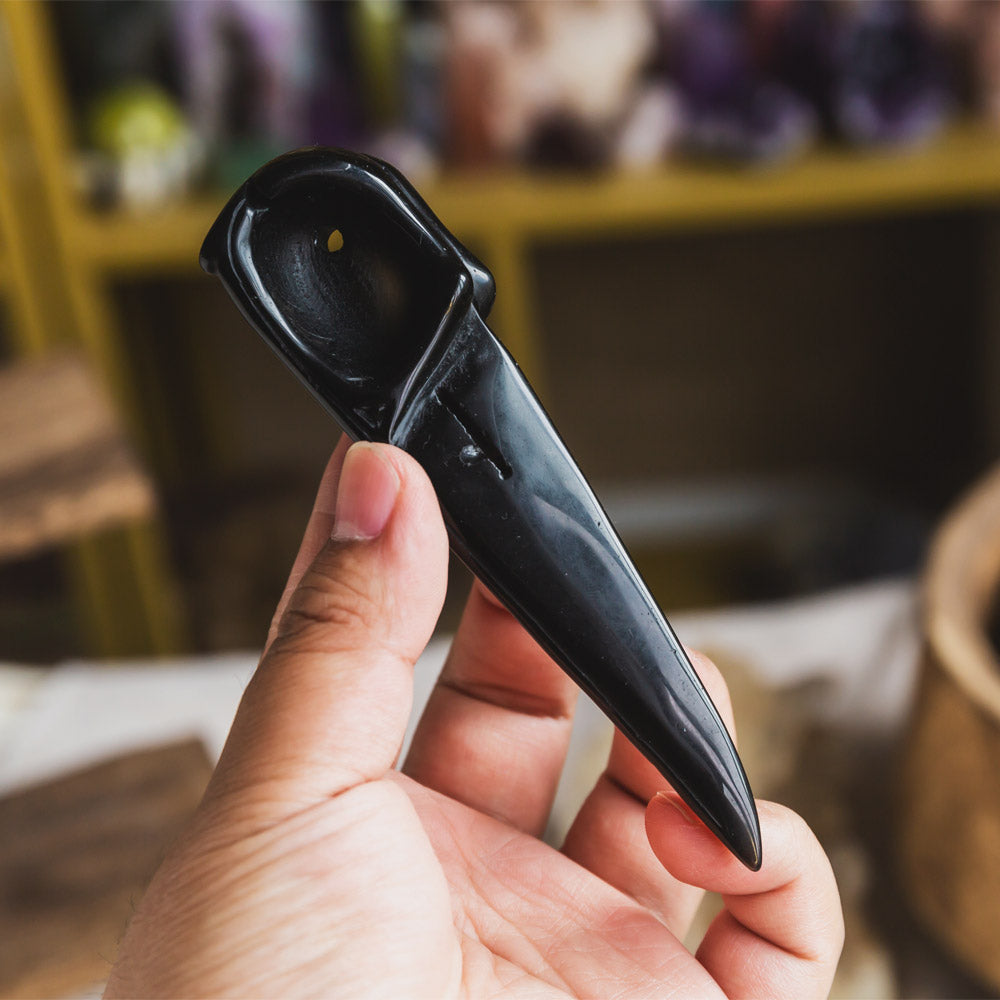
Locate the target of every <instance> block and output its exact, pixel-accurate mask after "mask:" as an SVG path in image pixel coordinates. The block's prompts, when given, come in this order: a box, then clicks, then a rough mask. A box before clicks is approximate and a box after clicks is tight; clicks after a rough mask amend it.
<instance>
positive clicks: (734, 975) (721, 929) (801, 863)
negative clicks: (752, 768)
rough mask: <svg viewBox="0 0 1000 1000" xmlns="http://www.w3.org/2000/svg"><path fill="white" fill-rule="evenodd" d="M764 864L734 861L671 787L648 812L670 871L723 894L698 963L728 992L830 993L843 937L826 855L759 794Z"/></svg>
mask: <svg viewBox="0 0 1000 1000" xmlns="http://www.w3.org/2000/svg"><path fill="white" fill-rule="evenodd" d="M757 805H758V810H759V815H760V827H761V838H762V840H763V844H764V852H763V853H764V863H763V865H762V866H761V869H760V871H758V872H752V871H750V870H749V869H747V868H745V867H744V866H743V865H742V864H740V862H739V861H737V860H736V859H735V858H734V857H733V856H732V855H731V854H730V853H729V852H728V851H727V850H726V849H725V848H724V847H723V846H722V844H720V843H719V842H718V841H717V840H716V839H715V837H713V836H712V834H711V833H710V832H709V831H708V829H707V828H706V827H705V826H704V825H703V824H702V823H701V822H700V821H699V820H697V819H695V817H694V815H693V814H692V813H691V812H690V811H689V810H688V808H687V806H685V805H684V803H683V802H681V800H680V798H679V797H677V796H676V795H673V794H661V795H658V796H656V798H654V799H653V801H652V802H651V803H650V804H649V809H648V810H647V812H646V832H647V835H648V837H649V842H650V844H651V846H652V848H653V851H654V852H655V854H656V856H657V857H658V858H659V859H660V861H661V862H662V864H663V866H664V867H665V868H666V869H667V871H669V872H670V874H671V875H673V876H674V877H675V878H678V879H680V880H681V881H683V882H687V883H688V884H689V885H696V886H699V887H701V888H703V889H706V890H708V891H709V892H717V893H720V894H721V895H722V897H723V901H724V903H725V909H724V910H723V911H722V913H720V914H719V916H718V917H716V918H715V920H714V921H713V922H712V925H711V927H709V929H708V932H707V933H706V935H705V937H704V939H703V940H702V942H701V946H700V947H699V948H698V953H697V958H698V961H699V962H701V964H702V965H703V966H704V967H705V969H706V970H708V972H709V973H710V974H711V975H712V977H713V978H714V979H715V981H716V982H717V983H718V984H719V985H720V986H721V987H722V989H723V991H724V992H725V993H726V995H727V996H733V997H762V998H764V997H768V998H770V997H776V996H790V997H796V998H801V1000H806V998H809V997H825V996H827V995H828V993H829V990H830V985H831V983H832V981H833V974H834V972H835V971H836V968H837V961H838V959H839V958H840V950H841V947H842V946H843V942H844V920H843V915H842V913H841V908H840V896H839V893H838V892H837V883H836V880H835V879H834V876H833V870H832V869H831V867H830V862H829V861H828V860H827V857H826V854H825V853H824V852H823V848H822V847H821V846H820V843H819V841H818V840H817V839H816V837H815V836H814V835H813V833H812V831H811V830H810V829H809V827H808V826H807V825H806V823H805V821H804V820H803V819H802V818H801V817H800V816H798V815H797V814H796V813H794V812H792V811H791V810H790V809H786V808H785V807H784V806H780V805H777V804H775V803H773V802H758V804H757Z"/></svg>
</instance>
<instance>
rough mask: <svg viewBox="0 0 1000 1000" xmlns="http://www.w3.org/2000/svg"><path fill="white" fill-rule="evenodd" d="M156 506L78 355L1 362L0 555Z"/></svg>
mask: <svg viewBox="0 0 1000 1000" xmlns="http://www.w3.org/2000/svg"><path fill="white" fill-rule="evenodd" d="M154 506H155V504H154V500H153V489H152V485H151V483H150V480H149V477H148V476H147V475H146V474H145V472H144V471H143V470H142V468H141V467H140V466H139V463H138V461H137V460H136V457H135V455H134V454H133V453H132V450H131V449H130V447H129V445H128V443H127V441H126V440H125V435H124V434H123V433H122V430H121V428H120V427H119V425H118V421H117V420H116V418H115V415H114V413H113V411H112V408H111V405H110V403H109V401H108V400H107V398H106V396H105V395H104V393H103V392H102V391H101V388H100V386H99V385H98V383H97V381H96V379H95V378H94V376H93V374H92V373H91V371H90V369H89V368H88V366H87V364H86V362H85V361H84V359H83V357H82V356H80V355H78V354H75V353H68V352H60V353H57V354H53V355H51V356H49V357H47V358H42V359H34V360H30V361H21V362H18V363H15V364H10V365H8V366H6V367H5V368H2V369H0V560H7V559H11V558H16V557H19V556H24V555H27V554H29V553H32V552H35V551H37V550H39V549H41V548H45V547H48V546H52V545H56V544H60V543H62V542H66V541H68V540H70V539H74V538H79V537H81V536H84V535H89V534H91V533H93V532H96V531H100V530H101V529H103V528H107V527H110V526H113V525H119V524H121V523H123V522H127V521H134V520H137V519H140V518H144V517H149V516H151V515H152V513H153V510H154Z"/></svg>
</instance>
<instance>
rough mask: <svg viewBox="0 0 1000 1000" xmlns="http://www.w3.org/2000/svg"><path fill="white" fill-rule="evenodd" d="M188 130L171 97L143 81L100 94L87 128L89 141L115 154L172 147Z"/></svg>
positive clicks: (185, 121) (110, 153) (163, 149)
mask: <svg viewBox="0 0 1000 1000" xmlns="http://www.w3.org/2000/svg"><path fill="white" fill-rule="evenodd" d="M188 133H189V126H188V123H187V119H186V118H185V117H184V113H183V111H181V109H180V106H179V105H178V104H177V102H176V101H175V100H174V98H173V97H171V95H170V94H168V93H167V92H166V91H165V90H164V89H163V88H162V87H159V86H157V85H156V84H154V83H149V82H146V81H139V82H136V83H130V84H125V85H124V86H121V87H116V88H114V89H113V90H110V91H108V92H107V93H105V94H104V95H102V96H101V97H100V98H99V99H98V100H97V102H96V103H95V105H94V107H93V108H92V110H91V113H90V117H89V121H88V128H87V138H88V140H89V142H90V144H91V145H92V146H93V147H94V148H95V149H98V150H100V151H101V152H103V153H107V154H109V155H111V156H113V157H116V158H122V157H125V156H127V155H129V154H130V153H133V152H135V151H137V150H150V151H158V150H159V151H168V150H171V149H173V148H175V147H176V146H178V145H179V144H181V143H183V142H184V141H185V140H186V137H187V135H188Z"/></svg>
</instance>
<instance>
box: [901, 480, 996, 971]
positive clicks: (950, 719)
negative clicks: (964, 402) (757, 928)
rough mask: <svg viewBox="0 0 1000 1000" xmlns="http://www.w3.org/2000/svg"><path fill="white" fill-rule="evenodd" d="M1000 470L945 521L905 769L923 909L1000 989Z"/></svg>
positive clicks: (908, 870)
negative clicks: (991, 628)
mask: <svg viewBox="0 0 1000 1000" xmlns="http://www.w3.org/2000/svg"><path fill="white" fill-rule="evenodd" d="M998 588H1000V469H997V470H995V471H994V472H993V473H992V474H991V475H990V476H989V477H988V478H986V479H985V480H984V481H983V482H982V483H980V484H979V485H978V486H977V487H976V488H975V489H974V490H973V491H972V492H971V493H970V494H969V495H968V496H967V497H966V498H965V499H964V500H963V501H962V503H961V504H960V505H959V507H958V508H957V510H955V512H954V513H953V514H952V515H951V516H950V517H949V518H948V519H947V520H946V522H945V523H944V525H943V527H942V528H941V529H940V531H939V532H938V535H937V537H936V539H935V543H934V547H933V549H932V551H931V557H930V561H929V563H928V567H927V572H926V576H925V588H924V612H923V630H924V647H923V649H924V651H923V664H922V674H921V682H920V687H919V692H918V696H917V700H916V704H915V706H914V713H913V719H912V725H911V728H910V732H909V734H908V742H907V745H906V753H905V760H904V766H903V773H902V782H901V789H902V801H901V814H900V819H901V826H900V837H899V843H900V850H901V862H902V866H903V876H904V884H905V886H906V888H907V891H908V892H909V895H910V899H911V901H912V903H913V905H914V907H915V908H916V910H917V912H918V914H919V915H920V916H921V917H922V919H923V920H924V921H925V923H926V924H927V925H928V926H929V927H930V928H931V930H932V931H933V932H934V934H935V935H936V936H937V937H938V938H939V939H940V940H941V941H942V942H943V943H944V944H945V945H946V946H947V947H948V948H949V950H951V951H952V952H953V954H954V955H955V956H956V957H957V958H959V959H960V960H961V961H962V962H964V963H965V964H966V965H967V966H968V967H969V968H971V969H972V970H973V971H975V972H976V973H978V974H979V975H980V976H982V977H985V979H986V980H987V981H988V982H989V983H991V984H992V985H993V986H995V987H997V988H1000V658H998V654H997V651H996V649H995V648H994V646H993V645H992V643H991V642H990V639H989V636H988V624H989V621H990V617H991V615H992V614H993V613H994V611H995V601H996V597H997V591H998Z"/></svg>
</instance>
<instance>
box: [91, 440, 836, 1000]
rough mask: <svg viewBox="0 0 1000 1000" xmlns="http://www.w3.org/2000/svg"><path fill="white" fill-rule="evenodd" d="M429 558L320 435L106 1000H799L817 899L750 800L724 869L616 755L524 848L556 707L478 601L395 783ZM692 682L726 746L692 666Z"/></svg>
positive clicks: (405, 520) (376, 477) (670, 805)
mask: <svg viewBox="0 0 1000 1000" xmlns="http://www.w3.org/2000/svg"><path fill="white" fill-rule="evenodd" d="M345 454H346V458H345ZM338 482H339V493H338ZM335 499H336V504H335V503H334V501H335ZM331 534H332V538H331ZM447 558H448V544H447V538H446V535H445V531H444V525H443V523H442V520H441V515H440V512H439V510H438V506H437V501H436V498H435V496H434V492H433V489H432V487H431V485H430V483H429V481H428V480H427V477H426V475H425V474H424V473H423V471H422V470H421V469H420V467H419V466H418V465H417V464H416V463H415V462H414V461H413V460H412V459H410V458H409V457H408V456H407V455H406V454H404V453H403V452H401V451H399V450H397V449H394V448H391V447H389V446H386V445H372V444H360V445H356V446H354V447H353V448H352V449H351V450H350V452H349V453H347V446H346V443H345V442H342V443H341V445H340V446H339V447H338V448H337V450H336V452H335V453H334V456H333V458H332V459H331V461H330V464H329V466H328V467H327V471H326V474H325V475H324V478H323V481H322V483H321V485H320V490H319V495H318V497H317V502H316V506H315V508H314V511H313V514H312V516H311V518H310V521H309V525H308V527H307V530H306V535H305V539H304V541H303V545H302V549H301V551H300V553H299V556H298V558H297V560H296V562H295V565H294V566H293V569H292V573H291V577H290V579H289V584H288V587H287V589H286V591H285V595H284V596H283V597H282V600H281V602H280V604H279V607H278V611H277V613H276V615H275V620H274V623H273V624H272V628H271V633H270V635H269V638H268V644H267V647H266V649H265V652H264V655H263V657H262V659H261V662H260V665H259V667H258V669H257V672H256V673H255V675H254V677H253V680H252V681H251V682H250V684H249V685H248V687H247V690H246V692H245V694H244V696H243V700H242V702H241V704H240V707H239V711H238V712H237V715H236V718H235V721H234V723H233V727H232V730H231V732H230V735H229V739H228V741H227V743H226V747H225V750H224V751H223V754H222V758H221V760H220V762H219V765H218V767H217V768H216V771H215V773H214V775H213V777H212V780H211V783H210V785H209V788H208V790H207V792H206V794H205V798H204V800H203V802H202V804H201V806H200V807H199V809H198V811H197V813H196V815H195V817H194V820H193V822H192V824H191V826H190V828H189V829H188V831H187V833H186V834H185V835H184V836H183V837H182V838H181V840H180V842H179V843H177V844H176V845H175V846H174V848H173V849H172V850H171V852H170V854H169V855H168V857H167V858H166V860H165V861H164V863H163V865H162V866H161V868H160V870H159V871H158V872H157V874H156V876H155V877H154V879H153V881H152V883H151V885H150V887H149V889H148V891H147V892H146V895H145V897H144V898H143V900H142V901H141V903H140V904H139V907H138V909H137V910H136V912H135V914H134V916H133V919H132V922H131V924H130V926H129V929H128V931H127V933H126V935H125V938H124V940H123V942H122V945H121V949H120V953H119V957H118V961H117V963H116V965H115V967H114V969H113V971H112V975H111V980H110V982H109V985H108V991H107V994H106V996H109V997H120V996H130V997H138V996H153V995H156V996H215V995H236V996H244V997H246V996H282V997H286V996H287V997H290V996H297V995H321V996H325V997H329V996H347V997H359V996H364V997H388V998H392V1000H422V998H434V1000H437V998H447V997H463V996H465V997H471V998H480V997H486V996H498V995H502V996H511V997H513V996H532V997H535V996H566V995H571V996H580V997H608V996H616V997H626V996H627V997H633V996H635V997H639V996H648V997H664V996H668V995H669V996H673V997H683V996H696V997H701V998H706V997H721V996H724V995H726V996H732V997H737V996H738V997H769V998H773V997H794V998H796V1000H805V998H807V997H813V996H816V997H818V996H823V995H825V994H826V992H827V991H828V989H829V986H830V982H831V979H832V976H833V972H834V968H835V966H836V961H837V958H838V956H839V953H840V947H841V943H842V936H843V924H842V919H841V913H840V904H839V899H838V896H837V889H836V885H835V883H834V879H833V875H832V873H831V870H830V866H829V863H828V862H827V859H826V857H825V855H824V854H823V851H822V849H821V848H820V846H819V844H818V843H817V842H816V840H815V838H814V837H813V835H812V834H811V833H810V831H809V830H808V828H807V827H806V825H805V824H804V823H803V821H802V820H801V819H800V818H799V817H798V816H796V815H795V814H794V813H792V812H790V811H789V810H787V809H784V808H783V807H781V806H777V805H773V804H771V803H766V802H761V803H758V808H759V813H760V821H761V832H762V837H763V843H764V864H763V867H762V868H761V870H760V871H759V872H756V873H754V872H750V871H748V870H747V869H746V868H744V867H743V866H742V865H741V864H740V863H739V862H738V861H736V860H735V859H734V858H733V857H732V856H731V855H730V854H729V853H728V852H727V851H726V850H725V848H723V847H722V846H721V844H719V842H718V841H716V840H715V838H714V837H713V836H712V835H711V834H710V833H709V832H708V830H707V829H706V828H705V827H704V826H702V825H701V823H700V822H699V821H697V820H696V819H694V818H693V816H692V814H691V813H690V812H688V810H687V808H686V807H685V806H684V805H683V803H681V802H680V800H679V799H678V797H677V796H676V794H675V793H673V792H670V791H668V790H666V786H665V783H664V781H663V779H662V778H661V777H660V776H659V774H658V773H657V772H656V771H655V769H654V768H653V767H652V766H651V765H650V764H648V763H647V762H646V761H645V760H644V759H643V758H642V757H641V756H640V755H639V753H638V752H637V751H636V750H634V749H633V748H632V747H631V745H630V744H628V743H627V742H626V741H625V740H624V739H623V738H621V737H620V736H619V735H618V734H616V737H615V741H614V744H613V747H612V751H611V756H610V760H609V763H608V767H607V770H606V771H605V773H604V774H603V775H602V777H601V778H600V780H599V781H598V783H597V785H596V786H595V788H594V790H593V792H592V793H591V795H590V796H589V798H588V799H587V801H586V803H585V804H584V806H583V808H582V809H581V811H580V814H579V816H578V817H577V819H576V821H575V823H574V824H573V826H572V828H571V830H570V832H569V835H568V837H567V839H566V842H565V844H564V845H563V848H562V850H561V851H560V850H556V849H555V848H552V847H549V846H547V845H546V844H544V843H543V842H542V841H541V840H539V839H538V836H539V834H540V832H541V831H542V829H543V827H544V826H545V823H546V818H547V816H548V813H549V809H550V807H551V804H552V799H553V796H554V794H555V789H556V783H557V781H558V777H559V774H560V771H561V769H562V766H563V761H564V757H565V754H566V749H567V745H568V741H569V734H570V727H571V723H572V715H573V706H574V702H575V699H576V693H577V692H576V688H575V687H574V685H573V684H572V682H571V681H570V680H569V679H568V678H567V677H566V675H565V674H563V672H562V671H561V670H559V669H558V668H557V667H556V666H555V665H554V664H553V663H552V661H551V660H550V659H549V658H548V657H547V656H546V655H545V654H544V653H543V652H542V651H541V649H540V648H539V647H538V646H537V645H536V644H535V642H534V641H533V640H532V639H531V638H529V637H528V635H527V634H526V633H525V632H524V631H523V630H522V629H521V627H520V626H519V625H518V624H517V623H516V622H515V620H514V619H513V618H512V617H511V616H510V614H508V612H506V611H505V610H503V609H502V608H501V607H499V606H498V605H497V604H496V603H495V602H494V601H493V600H492V599H491V598H490V597H489V596H488V595H487V594H486V592H485V591H484V590H483V589H482V588H480V587H479V586H478V585H477V586H476V587H474V588H473V592H472V594H471V596H470V598H469V602H468V605H467V607H466V610H465V614H464V617H463V620H462V623H461V625H460V627H459V630H458V634H457V636H456V638H455V643H454V646H453V648H452V650H451V653H450V655H449V658H448V661H447V663H446V665H445V667H444V670H443V672H442V676H441V679H440V680H439V682H438V684H437V686H436V688H435V690H434V692H433V694H432V695H431V698H430V701H429V703H428V706H427V709H426V711H425V713H424V716H423V718H422V720H421V722H420V725H419V727H418V729H417V732H416V734H415V736H414V740H413V746H412V749H411V752H410V754H409V757H408V760H407V762H406V764H405V767H404V769H403V772H402V773H400V772H399V771H396V770H394V769H393V766H394V763H395V760H396V757H397V755H398V753H399V750H400V745H401V742H402V739H403V734H404V732H405V729H406V724H407V719H408V716H409V712H410V708H411V701H412V668H413V664H414V662H415V661H416V659H417V657H418V656H419V655H420V653H421V652H422V650H423V648H424V646H425V644H426V643H427V641H428V639H429V638H430V635H431V632H432V630H433V628H434V624H435V621H436V619H437V615H438V613H439V611H440V608H441V604H442V602H443V599H444V591H445V584H446V577H447ZM695 664H696V667H697V668H698V670H699V673H700V674H701V676H702V678H703V680H704V681H705V683H706V685H707V686H708V688H709V691H710V693H711V694H712V697H713V699H714V700H715V703H716V705H717V706H719V708H720V710H721V711H722V713H723V715H724V717H726V718H727V722H728V723H729V724H730V727H731V711H730V709H729V704H728V695H727V692H726V689H725V685H724V684H723V682H722V680H721V678H720V676H719V674H718V672H717V671H716V670H715V668H714V667H712V665H711V664H710V663H709V662H708V661H707V660H705V659H704V658H701V657H695ZM705 889H709V890H714V891H716V892H720V893H722V895H723V899H724V902H725V909H724V910H723V912H722V913H721V914H720V915H719V917H718V918H717V919H716V920H715V922H714V923H713V924H712V926H711V928H710V929H709V931H708V933H707V934H706V936H705V938H704V940H703V941H702V943H701V946H700V947H699V949H698V951H697V954H696V955H692V954H691V953H690V952H689V951H687V950H686V949H685V948H684V946H683V945H682V944H681V943H680V941H681V939H682V938H683V936H684V934H685V933H686V931H687V929H688V926H689V924H690V921H691V919H692V916H693V913H694V910H695V908H696V907H697V905H698V902H699V900H700V898H701V896H702V894H703V891H704V890H705Z"/></svg>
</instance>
